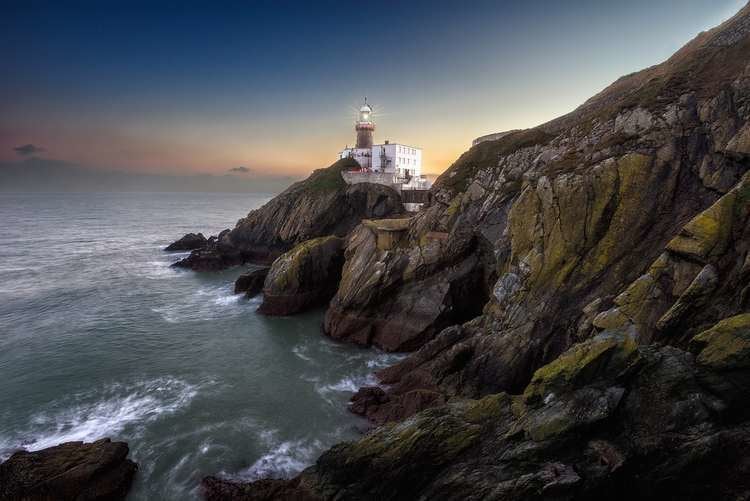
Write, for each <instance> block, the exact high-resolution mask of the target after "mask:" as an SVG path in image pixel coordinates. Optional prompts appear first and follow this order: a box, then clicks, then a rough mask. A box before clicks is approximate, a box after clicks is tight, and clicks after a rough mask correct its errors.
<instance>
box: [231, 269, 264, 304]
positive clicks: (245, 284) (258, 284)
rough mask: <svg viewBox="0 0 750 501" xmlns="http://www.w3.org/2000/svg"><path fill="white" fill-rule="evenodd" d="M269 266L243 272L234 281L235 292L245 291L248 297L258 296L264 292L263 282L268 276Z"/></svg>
mask: <svg viewBox="0 0 750 501" xmlns="http://www.w3.org/2000/svg"><path fill="white" fill-rule="evenodd" d="M269 270H270V268H268V267H260V268H256V269H254V270H252V271H248V272H247V273H243V274H242V275H240V276H239V277H237V280H235V282H234V293H235V294H241V293H243V292H244V293H245V295H246V296H247V297H253V296H257V295H258V294H260V293H261V292H263V283H264V282H265V280H266V277H267V276H268V271H269Z"/></svg>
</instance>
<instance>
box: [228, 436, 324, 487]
mask: <svg viewBox="0 0 750 501" xmlns="http://www.w3.org/2000/svg"><path fill="white" fill-rule="evenodd" d="M323 448H324V445H323V443H322V442H321V441H320V440H290V441H285V442H281V443H280V444H278V445H276V446H275V447H273V448H272V449H271V450H270V451H269V452H267V453H266V454H264V455H263V456H261V457H260V459H258V460H257V461H255V463H253V464H252V466H250V468H248V469H246V470H243V471H241V472H239V473H237V474H236V475H231V477H232V478H235V479H237V480H242V481H246V482H252V481H254V480H258V479H260V478H289V477H292V476H294V475H296V474H297V473H299V472H301V471H302V470H304V469H305V468H307V467H308V466H309V465H310V464H312V462H313V461H314V460H315V458H316V457H317V456H318V455H319V454H320V453H321V452H322V450H323Z"/></svg>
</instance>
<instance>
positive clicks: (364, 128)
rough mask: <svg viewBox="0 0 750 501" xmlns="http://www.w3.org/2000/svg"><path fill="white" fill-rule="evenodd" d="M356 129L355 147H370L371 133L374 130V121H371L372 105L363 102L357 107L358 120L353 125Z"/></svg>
mask: <svg viewBox="0 0 750 501" xmlns="http://www.w3.org/2000/svg"><path fill="white" fill-rule="evenodd" d="M354 130H356V131H357V148H372V135H373V133H374V132H375V122H373V121H372V107H371V106H370V105H369V104H367V98H365V104H363V105H362V107H361V108H360V109H359V120H357V123H356V124H355V125H354Z"/></svg>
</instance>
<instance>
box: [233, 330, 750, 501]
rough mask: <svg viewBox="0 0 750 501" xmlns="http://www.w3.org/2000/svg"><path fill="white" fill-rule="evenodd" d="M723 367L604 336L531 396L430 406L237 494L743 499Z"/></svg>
mask: <svg viewBox="0 0 750 501" xmlns="http://www.w3.org/2000/svg"><path fill="white" fill-rule="evenodd" d="M712 370H713V368H710V369H709V368H706V367H703V366H701V365H699V364H696V363H695V362H694V360H693V357H692V356H691V355H690V354H689V353H686V352H684V351H681V350H679V349H676V348H673V347H668V346H666V347H660V348H656V347H652V346H642V347H638V346H636V344H635V342H634V340H633V338H632V337H629V336H628V335H626V334H618V333H604V334H601V335H599V336H598V337H597V338H595V339H592V340H591V341H590V342H587V343H585V346H582V347H577V348H574V349H573V350H572V351H569V352H566V353H564V354H563V355H562V356H561V357H560V358H559V359H558V360H556V361H553V362H552V364H550V365H548V366H545V367H542V368H540V369H539V371H537V375H536V376H535V379H534V382H532V383H531V384H530V385H529V387H527V388H526V390H525V392H524V394H523V395H522V396H511V395H508V394H505V393H500V394H496V395H489V396H486V397H484V398H482V399H479V400H465V399H457V400H454V401H453V402H451V403H450V404H448V405H445V406H442V407H438V408H434V409H430V410H426V411H423V412H421V413H419V414H417V415H416V416H414V417H413V418H411V419H408V420H406V421H403V422H401V423H398V424H388V425H385V426H382V427H380V428H378V429H376V430H375V431H373V432H372V433H370V434H369V435H367V436H365V437H364V438H362V439H360V440H358V441H355V442H348V443H343V444H339V445H337V446H334V447H333V448H332V449H330V450H329V451H327V452H325V453H324V454H323V455H322V456H321V457H320V459H319V460H318V461H317V462H316V464H315V465H314V466H312V467H310V468H308V469H307V470H305V471H304V472H303V473H302V474H301V475H299V476H298V477H295V478H294V479H291V480H288V481H274V482H275V483H274V490H273V491H272V492H270V491H269V490H268V488H267V484H265V483H249V484H244V485H242V486H241V487H236V488H237V489H240V488H241V489H242V495H240V496H237V497H234V498H232V499H271V498H275V499H295V496H304V498H305V499H497V500H515V499H518V500H520V499H523V500H529V499H531V500H542V499H544V500H548V499H560V500H562V499H602V498H607V499H616V500H627V499H690V500H699V499H743V498H744V496H746V494H747V492H748V489H750V476H748V474H750V460H749V459H748V455H747V454H748V451H750V426H748V425H747V424H746V423H737V422H736V421H735V418H736V416H737V415H738V414H737V412H738V411H736V410H735V409H733V408H731V407H729V406H727V405H726V402H724V401H722V400H721V399H718V398H717V397H716V396H715V395H714V393H713V391H712V390H711V388H708V387H706V386H704V384H703V379H702V373H703V372H704V371H712ZM742 370H743V371H744V372H743V373H744V374H745V375H747V374H748V373H749V372H750V370H748V368H747V366H745V367H744V368H743V369H742ZM714 375H715V376H716V377H721V373H720V372H715V373H714ZM568 383H571V384H568ZM542 388H543V389H544V391H541V393H540V389H542ZM548 390H549V391H550V393H547V391H548ZM541 394H546V396H545V398H544V399H541V400H540V399H538V398H536V397H537V395H541ZM604 423H606V426H605V425H604ZM266 482H267V481H266ZM284 482H286V483H284ZM253 496H254V497H253Z"/></svg>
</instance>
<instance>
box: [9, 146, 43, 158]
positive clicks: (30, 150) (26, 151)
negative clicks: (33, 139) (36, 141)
mask: <svg viewBox="0 0 750 501" xmlns="http://www.w3.org/2000/svg"><path fill="white" fill-rule="evenodd" d="M13 151H15V152H16V153H18V154H19V155H21V156H22V157H28V156H30V155H35V154H37V153H41V152H43V151H44V148H40V147H39V146H34V145H33V144H24V145H23V146H16V147H15V148H13Z"/></svg>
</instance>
